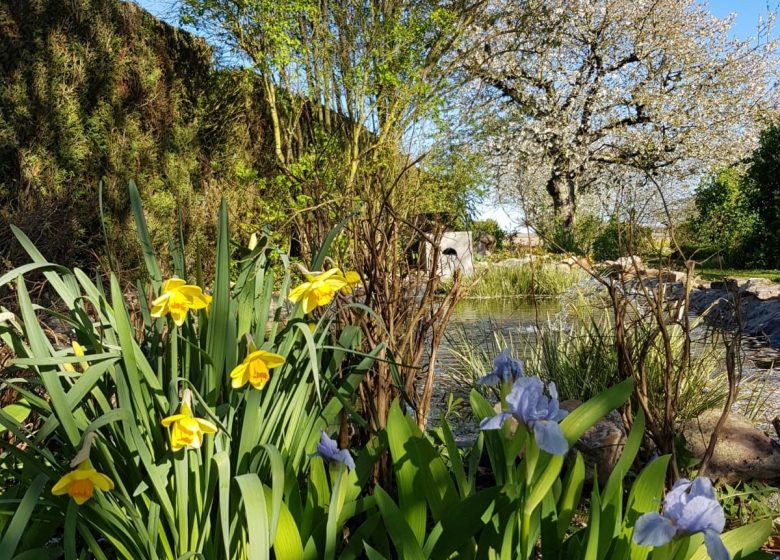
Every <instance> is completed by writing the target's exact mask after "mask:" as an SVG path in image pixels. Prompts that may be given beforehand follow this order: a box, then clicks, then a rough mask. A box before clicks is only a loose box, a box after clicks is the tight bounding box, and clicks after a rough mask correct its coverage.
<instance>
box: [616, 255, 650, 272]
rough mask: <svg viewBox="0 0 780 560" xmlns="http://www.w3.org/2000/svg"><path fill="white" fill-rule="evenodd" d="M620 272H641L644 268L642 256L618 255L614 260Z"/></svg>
mask: <svg viewBox="0 0 780 560" xmlns="http://www.w3.org/2000/svg"><path fill="white" fill-rule="evenodd" d="M615 263H616V264H617V266H618V267H620V270H621V271H622V272H631V273H634V274H641V273H642V272H643V271H644V270H645V263H644V262H642V257H638V256H636V255H633V256H630V257H620V258H619V259H618V260H616V261H615Z"/></svg>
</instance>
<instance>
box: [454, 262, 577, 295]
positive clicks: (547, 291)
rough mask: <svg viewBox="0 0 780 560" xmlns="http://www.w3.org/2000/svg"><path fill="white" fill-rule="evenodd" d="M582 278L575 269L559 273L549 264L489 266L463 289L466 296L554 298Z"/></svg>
mask: <svg viewBox="0 0 780 560" xmlns="http://www.w3.org/2000/svg"><path fill="white" fill-rule="evenodd" d="M584 278H585V274H584V273H583V272H582V271H580V270H579V269H577V268H575V267H572V268H571V269H570V270H569V269H567V270H563V267H559V266H556V265H552V264H541V265H521V266H493V267H490V268H488V269H487V270H486V271H485V272H483V273H481V274H480V275H478V276H477V277H476V278H475V279H474V281H473V282H472V283H471V285H469V286H467V287H466V296H467V297H475V298H493V297H519V296H525V297H536V296H554V295H558V294H561V293H563V292H565V291H566V290H568V289H569V288H572V287H574V286H576V285H577V284H579V283H580V282H582V280H583V279H584Z"/></svg>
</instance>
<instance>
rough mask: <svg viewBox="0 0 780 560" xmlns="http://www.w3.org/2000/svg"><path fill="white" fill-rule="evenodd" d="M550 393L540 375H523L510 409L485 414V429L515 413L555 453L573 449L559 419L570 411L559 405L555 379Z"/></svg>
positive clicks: (508, 399) (494, 427)
mask: <svg viewBox="0 0 780 560" xmlns="http://www.w3.org/2000/svg"><path fill="white" fill-rule="evenodd" d="M547 391H548V393H549V395H550V396H549V397H548V396H547V395H545V394H544V383H542V381H541V379H539V378H538V377H535V376H534V377H520V378H518V379H517V380H516V381H515V383H514V385H512V391H511V392H510V393H509V395H507V397H506V403H507V405H509V410H508V411H507V412H501V413H499V414H497V415H496V416H491V417H489V418H485V419H484V420H482V422H481V423H480V425H479V427H480V429H481V430H498V429H499V428H500V427H501V425H502V424H503V423H504V421H505V420H507V419H508V418H511V417H514V418H515V419H516V420H517V421H518V422H519V423H520V424H522V425H523V426H525V427H526V428H528V429H529V430H530V431H532V432H533V434H534V438H535V439H536V444H537V445H538V446H539V448H540V449H544V450H545V451H547V452H548V453H552V454H553V455H563V454H565V453H566V452H567V451H568V450H569V442H567V441H566V437H564V435H563V431H562V430H561V427H560V425H559V424H558V422H560V421H561V420H563V419H564V418H565V417H566V415H567V414H568V412H566V411H565V410H561V409H560V408H559V407H558V391H557V389H556V388H555V383H550V384H549V385H548V388H547Z"/></svg>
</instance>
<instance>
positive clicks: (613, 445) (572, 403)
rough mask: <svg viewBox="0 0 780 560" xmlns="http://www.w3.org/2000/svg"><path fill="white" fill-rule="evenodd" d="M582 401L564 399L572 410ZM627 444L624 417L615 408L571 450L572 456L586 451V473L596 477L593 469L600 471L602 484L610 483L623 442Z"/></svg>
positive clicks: (565, 404)
mask: <svg viewBox="0 0 780 560" xmlns="http://www.w3.org/2000/svg"><path fill="white" fill-rule="evenodd" d="M581 404H582V403H581V402H580V401H578V400H574V399H572V400H566V401H563V402H562V403H561V405H560V406H561V408H562V409H564V410H568V411H569V412H571V411H572V410H574V409H575V408H577V407H578V406H580V405H581ZM625 444H626V428H625V426H624V425H623V419H622V418H621V416H620V414H619V413H618V412H617V411H614V410H613V411H612V412H610V413H609V414H607V416H605V417H604V418H602V419H601V420H599V421H598V422H596V423H595V424H594V425H593V426H592V427H591V428H590V429H589V430H588V431H587V432H585V433H584V434H583V435H582V437H581V438H580V439H579V440H577V442H576V443H575V444H574V448H573V449H572V450H571V451H570V452H569V459H571V460H574V458H575V456H576V452H577V451H579V452H580V453H582V458H583V459H584V460H585V477H586V479H587V480H589V481H592V480H593V470H594V468H595V470H596V471H597V472H598V479H599V484H601V485H603V484H606V482H607V479H608V478H609V475H610V473H611V472H612V469H614V468H615V465H616V464H617V462H618V459H620V455H621V453H622V452H623V446H624V445H625Z"/></svg>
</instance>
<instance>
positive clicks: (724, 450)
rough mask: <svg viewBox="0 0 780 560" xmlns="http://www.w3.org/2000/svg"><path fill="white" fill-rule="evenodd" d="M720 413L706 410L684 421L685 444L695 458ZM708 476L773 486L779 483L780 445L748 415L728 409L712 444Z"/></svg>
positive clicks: (699, 455)
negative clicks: (726, 416)
mask: <svg viewBox="0 0 780 560" xmlns="http://www.w3.org/2000/svg"><path fill="white" fill-rule="evenodd" d="M721 412H722V411H721V410H718V409H712V410H707V411H705V412H704V413H702V414H701V415H700V416H699V417H698V418H694V419H692V420H688V421H687V422H685V423H684V424H683V426H682V433H683V436H684V437H685V442H686V446H687V447H688V450H689V451H690V452H691V453H692V454H693V455H694V456H695V457H697V458H699V459H701V458H702V457H703V456H704V452H705V451H706V449H707V446H708V445H709V442H710V436H711V435H712V431H713V429H714V428H715V425H716V424H717V422H718V419H719V418H720V415H721ZM708 476H709V477H710V478H713V479H717V480H718V481H720V482H725V483H727V484H736V483H737V482H740V481H745V482H747V481H751V480H754V481H759V482H764V483H767V484H772V485H776V484H777V483H778V482H780V445H778V444H777V443H776V442H774V441H773V440H772V439H771V438H770V437H769V436H767V435H766V434H765V433H764V432H762V431H761V430H759V429H758V428H756V427H755V426H753V424H752V423H751V422H750V420H749V419H748V418H746V417H744V416H743V415H741V414H738V413H736V412H731V413H730V414H729V417H728V419H727V420H726V423H725V424H724V425H723V428H722V429H721V432H720V436H719V438H718V443H717V444H716V445H715V453H714V454H713V456H712V460H711V461H710V465H709V470H708Z"/></svg>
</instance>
